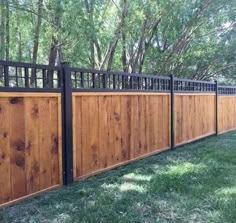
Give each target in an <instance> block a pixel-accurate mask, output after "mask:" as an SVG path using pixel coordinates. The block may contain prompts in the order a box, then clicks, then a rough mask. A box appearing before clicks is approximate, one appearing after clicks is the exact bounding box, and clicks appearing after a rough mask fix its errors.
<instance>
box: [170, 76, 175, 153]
mask: <svg viewBox="0 0 236 223" xmlns="http://www.w3.org/2000/svg"><path fill="white" fill-rule="evenodd" d="M170 114H171V118H170V119H171V120H170V126H171V127H170V129H171V130H170V131H171V132H170V135H171V149H174V148H175V89H174V75H173V74H172V75H170Z"/></svg>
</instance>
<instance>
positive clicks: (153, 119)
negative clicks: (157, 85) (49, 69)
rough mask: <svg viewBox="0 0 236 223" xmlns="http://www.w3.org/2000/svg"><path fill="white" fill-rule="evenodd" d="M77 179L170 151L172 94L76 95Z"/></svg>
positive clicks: (74, 97)
mask: <svg viewBox="0 0 236 223" xmlns="http://www.w3.org/2000/svg"><path fill="white" fill-rule="evenodd" d="M73 140H74V143H73V144H74V145H73V148H74V152H73V156H74V179H75V180H76V179H79V178H81V177H85V176H88V175H91V174H94V173H96V172H98V171H102V170H105V169H109V168H112V167H115V166H117V165H121V164H124V163H127V162H129V161H131V160H135V159H137V158H141V157H144V156H147V155H150V154H154V153H157V152H159V151H162V150H165V149H168V148H169V147H170V94H168V93H117V92H114V93H73Z"/></svg>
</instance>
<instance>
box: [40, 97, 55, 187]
mask: <svg viewBox="0 0 236 223" xmlns="http://www.w3.org/2000/svg"><path fill="white" fill-rule="evenodd" d="M46 111H47V112H46ZM50 113H51V106H50V99H49V98H47V99H46V100H40V108H39V147H40V149H39V150H40V189H41V190H42V189H44V188H47V187H50V186H51V184H52V183H51V181H52V173H51V169H52V154H51V130H50V128H49V126H48V125H50V115H48V114H50Z"/></svg>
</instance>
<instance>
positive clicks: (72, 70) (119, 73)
mask: <svg viewBox="0 0 236 223" xmlns="http://www.w3.org/2000/svg"><path fill="white" fill-rule="evenodd" d="M71 72H81V73H91V74H102V75H103V74H107V75H117V76H128V77H144V78H154V79H163V80H170V77H169V76H160V75H153V74H138V73H125V72H113V71H105V70H96V69H85V68H75V67H72V68H71Z"/></svg>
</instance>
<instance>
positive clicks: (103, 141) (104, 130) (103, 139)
mask: <svg viewBox="0 0 236 223" xmlns="http://www.w3.org/2000/svg"><path fill="white" fill-rule="evenodd" d="M75 98H76V100H77V99H79V98H80V97H75ZM98 100H99V102H98V103H99V111H100V112H99V119H98V120H99V132H98V134H99V136H98V137H99V151H100V168H106V167H107V162H108V152H109V151H108V137H109V132H108V119H109V116H108V112H107V109H108V106H110V105H109V98H108V97H107V96H101V97H99V98H98ZM77 176H80V175H79V174H77Z"/></svg>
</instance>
